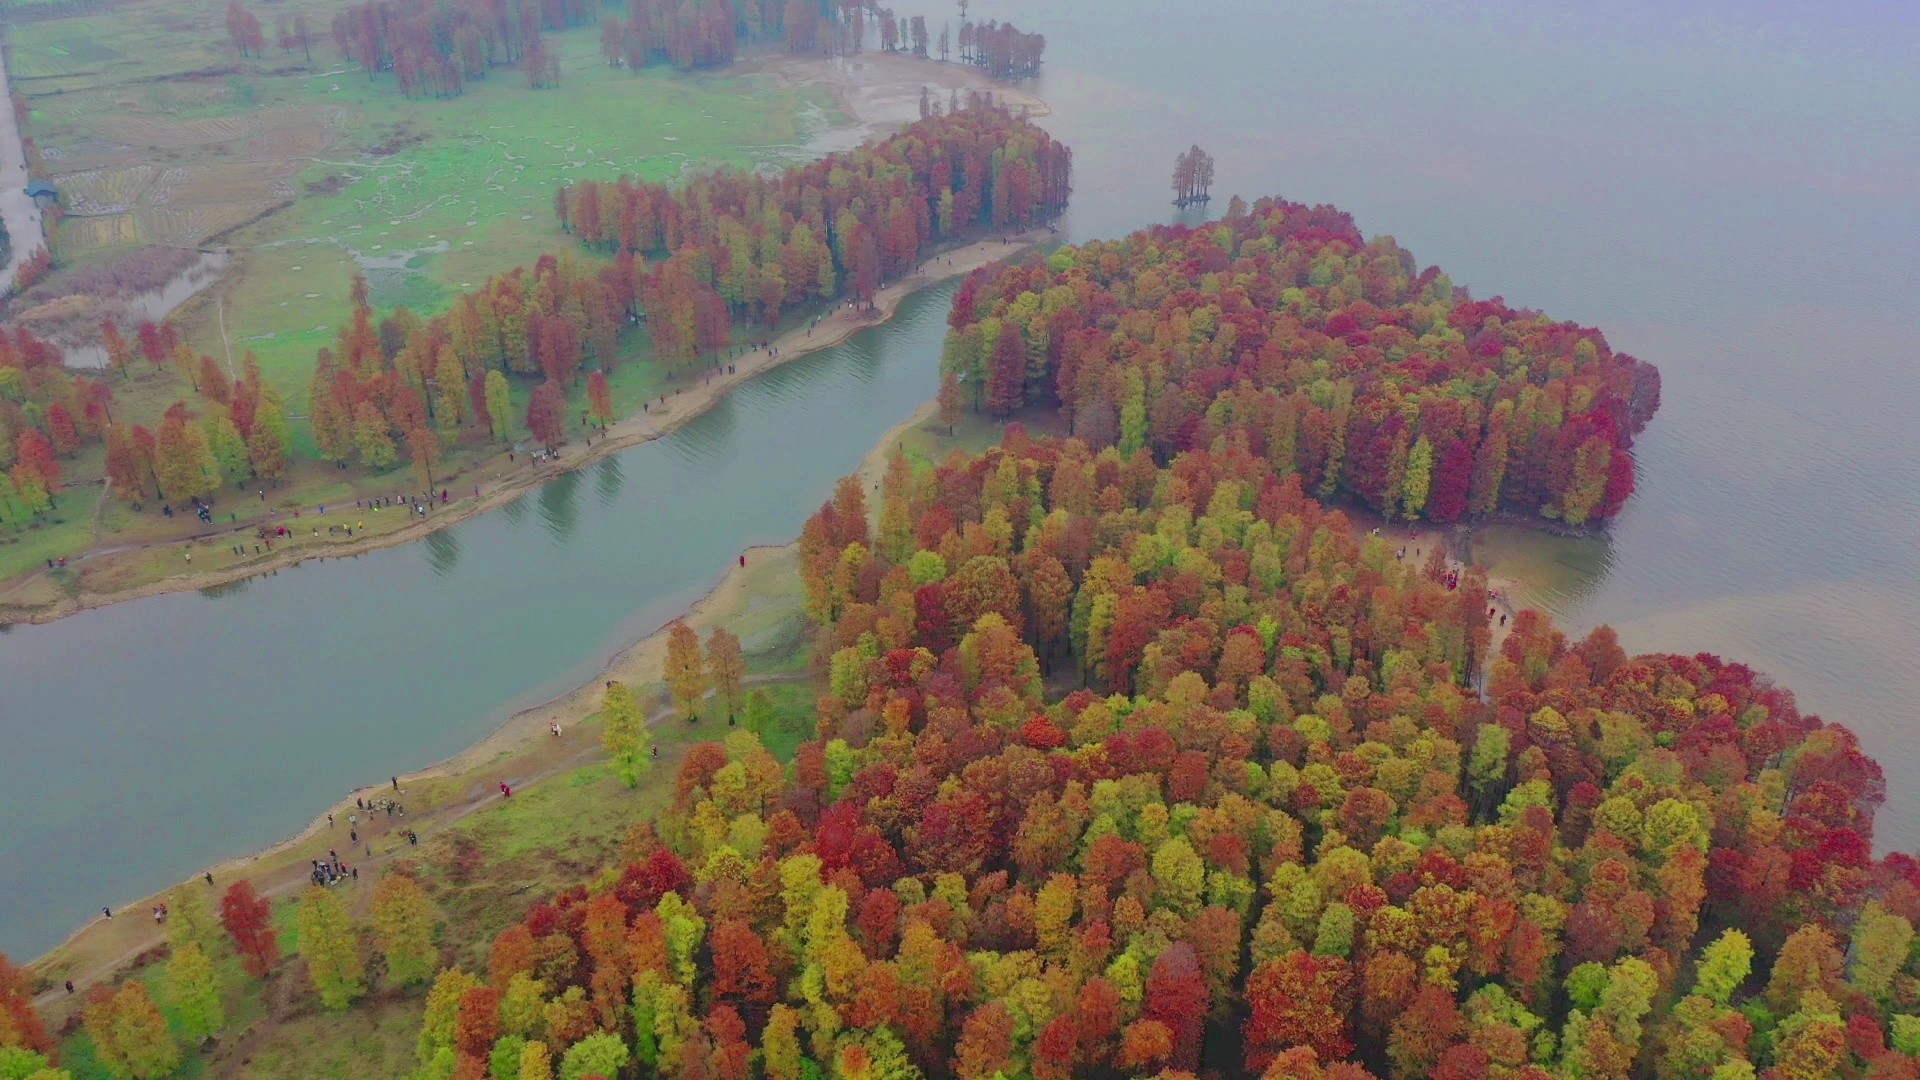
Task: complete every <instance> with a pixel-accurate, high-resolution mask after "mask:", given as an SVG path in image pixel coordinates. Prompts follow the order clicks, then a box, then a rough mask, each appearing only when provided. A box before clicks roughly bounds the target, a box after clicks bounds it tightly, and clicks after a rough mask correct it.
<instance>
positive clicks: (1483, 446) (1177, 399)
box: [945, 199, 1660, 527]
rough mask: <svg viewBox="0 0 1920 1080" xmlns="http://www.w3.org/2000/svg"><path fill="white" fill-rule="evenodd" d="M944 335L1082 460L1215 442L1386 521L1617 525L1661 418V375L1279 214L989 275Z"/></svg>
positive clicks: (1177, 230) (1333, 220) (1080, 250)
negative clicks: (1498, 518) (1044, 419)
mask: <svg viewBox="0 0 1920 1080" xmlns="http://www.w3.org/2000/svg"><path fill="white" fill-rule="evenodd" d="M952 324H953V328H954V333H953V336H952V338H951V339H950V340H949V342H948V345H947V355H946V357H945V366H946V369H947V372H948V374H949V376H950V377H951V380H952V381H953V382H955V383H959V382H965V383H967V384H968V385H970V386H971V394H972V401H973V403H974V405H975V406H976V407H985V408H987V409H989V410H991V411H992V412H993V413H994V414H995V415H998V416H1007V415H1011V414H1012V413H1013V412H1014V411H1015V410H1017V409H1019V408H1020V407H1021V406H1022V405H1025V404H1035V403H1043V404H1048V405H1057V406H1058V407H1059V409H1060V411H1061V412H1062V414H1063V415H1064V416H1065V417H1066V418H1067V420H1068V421H1069V422H1070V423H1071V424H1072V425H1073V431H1074V433H1075V434H1076V435H1078V436H1079V437H1080V438H1081V439H1082V440H1083V441H1084V442H1086V444H1087V445H1088V446H1089V447H1091V448H1093V449H1095V450H1099V449H1102V448H1104V447H1107V446H1115V447H1117V448H1118V449H1119V450H1120V452H1121V454H1122V456H1126V455H1130V454H1131V453H1132V452H1133V451H1135V450H1137V449H1140V448H1141V447H1147V448H1150V449H1151V450H1152V451H1153V453H1154V455H1155V457H1156V459H1157V460H1158V461H1160V462H1163V463H1164V462H1168V461H1171V460H1172V459H1173V458H1174V456H1175V455H1177V454H1178V453H1179V452H1181V451H1183V450H1188V449H1201V448H1215V447H1216V445H1217V443H1216V440H1220V439H1223V438H1224V439H1226V440H1227V441H1228V444H1230V445H1232V446H1234V447H1237V448H1239V449H1241V450H1244V451H1245V452H1247V453H1252V454H1255V455H1258V456H1261V457H1264V458H1265V459H1267V460H1268V462H1269V463H1271V465H1272V466H1273V468H1274V469H1275V471H1276V472H1277V473H1278V474H1280V475H1282V476H1285V475H1288V474H1293V473H1297V474H1299V475H1300V477H1301V480H1302V483H1303V485H1304V486H1305V488H1306V490H1307V491H1308V492H1309V493H1310V494H1312V495H1314V496H1315V497H1317V498H1320V499H1323V500H1324V499H1329V498H1333V497H1335V496H1337V495H1345V496H1351V497H1354V498H1357V499H1358V500H1360V501H1361V502H1363V503H1365V504H1366V505H1367V507H1368V508H1370V509H1371V510H1372V511H1374V512H1375V513H1377V514H1379V515H1381V516H1383V517H1385V518H1387V519H1389V520H1392V519H1397V518H1398V519H1407V520H1424V521H1431V522H1435V523H1442V524H1446V523H1452V522H1457V521H1462V520H1466V519H1469V518H1477V517H1485V516H1488V515H1491V514H1496V513H1504V514H1512V515H1515V516H1518V517H1521V518H1526V519H1532V520H1540V519H1546V520H1549V521H1552V522H1557V523H1560V524H1562V525H1565V526H1573V527H1581V526H1585V525H1588V524H1589V523H1594V522H1600V521H1604V520H1606V519H1608V518H1611V517H1613V516H1614V515H1616V514H1617V513H1619V511H1620V509H1621V507H1622V506H1624V505H1625V504H1626V501H1627V499H1628V497H1629V496H1630V495H1632V493H1633V485H1634V465H1633V457H1632V454H1631V448H1632V445H1633V437H1634V436H1635V435H1637V434H1638V433H1639V432H1640V430H1641V429H1642V428H1643V427H1645V426H1646V424H1647V421H1648V420H1650V419H1651V418H1652V417H1653V414H1654V412H1655V410H1657V409H1658V408H1659V403H1660V373H1659V370H1658V369H1656V368H1655V367H1654V366H1653V365H1651V364H1647V363H1644V362H1642V361H1638V360H1635V359H1634V358H1633V357H1631V356H1627V355H1624V354H1621V353H1615V352H1614V351H1613V350H1611V349H1610V348H1608V346H1607V342H1606V339H1605V338H1604V337H1603V336H1602V335H1601V334H1600V332H1599V331H1598V330H1594V329H1590V328H1586V327H1581V326H1576V325H1573V324H1571V323H1565V322H1556V321H1554V320H1552V319H1549V318H1548V317H1546V316H1544V315H1541V314H1539V313H1538V312H1532V311H1523V310H1516V309H1514V308H1512V307H1509V306H1508V305H1507V304H1506V303H1505V302H1504V301H1502V300H1501V299H1500V298H1499V297H1494V298H1493V299H1491V300H1482V301H1476V300H1473V299H1472V298H1471V297H1470V296H1469V295H1468V293H1467V291H1466V290H1465V289H1463V288H1460V287H1458V286H1455V285H1454V284H1453V283H1452V281H1451V280H1450V279H1449V278H1448V277H1447V275H1446V274H1444V273H1442V272H1441V271H1440V269H1439V268H1438V267H1431V266H1430V267H1427V268H1426V269H1425V270H1420V269H1418V268H1417V266H1416V264H1415V262H1414V260H1413V256H1412V255H1411V254H1410V253H1409V252H1408V251H1406V249H1404V248H1402V247H1400V246H1399V245H1398V244H1396V243H1394V241H1393V239H1392V238H1391V237H1386V236H1380V237H1375V238H1374V239H1373V240H1371V241H1369V240H1367V239H1365V238H1364V237H1363V236H1362V235H1361V234H1360V231H1359V229H1358V228H1357V227H1356V226H1355V225H1354V222H1353V219H1352V218H1351V217H1350V216H1348V215H1347V214H1344V213H1341V212H1340V211H1338V210H1336V209H1334V208H1332V207H1328V206H1315V207H1307V206H1302V205H1299V204H1295V203H1287V202H1282V201H1277V200H1271V199H1263V200H1261V201H1260V202H1258V203H1256V204H1254V205H1253V206H1251V207H1248V206H1247V205H1246V204H1245V203H1244V202H1240V201H1238V200H1236V202H1235V204H1234V206H1233V207H1232V208H1231V209H1230V210H1229V212H1228V213H1227V216H1226V217H1225V218H1224V219H1223V220H1221V221H1218V222H1214V223H1212V224H1208V225H1202V226H1198V227H1187V226H1162V227H1157V228H1152V229H1146V230H1143V231H1141V232H1137V233H1134V234H1133V235H1132V236H1129V237H1127V238H1125V239H1123V240H1118V241H1112V242H1093V243H1089V244H1086V245H1083V246H1081V247H1077V248H1069V249H1066V250H1063V251H1060V252H1057V253H1055V254H1054V255H1052V256H1051V257H1050V258H1048V259H1046V260H1044V261H1030V262H1026V263H1023V264H1020V265H1014V266H1006V267H1002V268H999V269H996V270H993V271H989V272H987V273H984V274H978V275H975V276H974V277H972V278H971V279H970V280H969V281H968V283H967V285H966V287H965V288H964V289H963V290H962V291H961V293H960V296H959V298H958V299H957V300H956V302H955V304H954V310H953V316H952ZM946 392H947V393H948V394H949V396H957V395H958V394H959V389H958V388H957V387H955V386H952V385H950V386H949V387H948V388H947V390H946Z"/></svg>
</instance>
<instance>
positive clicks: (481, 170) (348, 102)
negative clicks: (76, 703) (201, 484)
mask: <svg viewBox="0 0 1920 1080" xmlns="http://www.w3.org/2000/svg"><path fill="white" fill-rule="evenodd" d="M343 6H345V5H344V4H340V3H337V2H333V0H327V2H323V3H320V4H317V5H310V6H305V7H303V8H302V9H301V10H302V12H303V13H304V14H305V15H306V17H307V19H308V23H309V26H310V28H311V30H312V31H313V32H314V34H315V36H316V38H318V40H317V41H316V42H315V44H314V46H313V57H312V60H311V61H309V60H308V59H307V58H306V57H305V56H304V55H302V54H301V53H300V52H298V51H295V52H292V53H283V52H282V51H280V50H279V49H277V48H270V49H269V50H268V54H267V55H266V56H264V57H260V58H254V59H243V58H241V57H239V56H238V55H237V54H236V53H235V52H234V51H233V49H232V47H231V46H230V45H229V43H228V41H227V37H226V31H225V25H224V17H225V15H224V12H225V8H224V5H223V4H222V3H221V2H220V0H152V2H142V3H138V4H122V5H118V6H116V7H114V8H112V9H111V10H109V11H100V12H95V13H91V14H84V15H75V16H69V17H62V18H46V19H39V20H35V21H28V22H22V23H18V24H15V25H13V26H11V27H9V28H8V38H9V44H10V47H11V54H10V55H11V61H10V63H11V67H10V71H11V74H12V76H13V83H14V89H15V90H16V91H17V92H19V93H20V94H22V95H24V96H25V97H26V98H27V101H28V104H29V108H30V114H29V120H28V123H27V126H26V130H27V133H28V134H30V135H31V136H32V137H33V138H34V139H35V141H36V143H37V144H38V146H39V148H40V151H41V154H42V156H43V158H44V160H45V163H46V166H47V168H48V170H49V171H50V172H51V173H52V174H53V176H54V179H55V181H56V183H57V184H58V185H59V187H60V189H61V191H62V197H63V201H64V203H65V205H66V206H67V208H68V211H69V216H68V217H67V219H66V221H65V222H64V223H63V224H62V226H61V227H60V229H59V230H58V237H57V247H58V251H59V254H60V258H61V263H62V270H63V271H64V270H71V269H75V268H80V267H86V266H89V265H97V264H101V263H107V262H112V261H114V260H117V259H119V258H121V257H123V256H125V255H126V254H128V253H130V252H133V251H137V250H139V249H142V248H145V247H149V246H156V245H157V246H197V245H202V244H207V243H219V244H224V245H227V246H230V247H231V248H232V250H233V253H234V261H233V263H232V265H231V266H230V267H229V269H228V271H227V273H226V274H225V276H224V277H223V278H222V280H221V281H220V282H219V283H218V284H217V285H215V286H213V287H212V288H211V289H210V290H209V292H208V293H207V294H205V295H203V296H202V297H200V298H198V299H197V300H196V301H195V302H193V303H191V304H190V305H189V306H188V307H187V308H185V309H183V310H182V312H181V313H180V315H179V316H178V318H177V321H178V322H179V323H180V325H181V326H182V328H183V330H184V331H185V334H186V337H187V340H188V341H189V342H190V343H191V344H193V345H194V347H195V348H196V349H198V350H199V351H202V352H207V353H211V354H212V355H214V356H215V357H221V358H227V359H229V360H231V361H233V362H234V363H235V364H237V362H238V360H239V358H240V356H241V354H242V353H244V352H245V351H247V350H252V351H254V352H255V353H256V354H257V355H258V357H259V359H260V362H261V366H262V369H263V371H264V372H265V374H266V376H267V378H268V380H269V381H270V382H271V383H273V384H274V385H275V386H276V387H277V388H278V389H279V391H280V392H281V394H282V396H283V398H284V399H285V400H286V402H287V403H288V406H289V412H290V413H292V414H293V416H294V417H295V423H294V425H293V431H294V439H295V444H296V445H295V447H294V452H295V458H296V466H295V471H294V475H293V476H292V477H291V483H290V485H289V489H290V490H291V491H292V492H297V493H298V494H297V497H298V499H299V500H300V501H305V502H317V501H351V500H352V499H353V498H354V497H355V496H356V494H366V493H370V492H372V491H375V490H381V491H391V490H394V489H395V488H396V485H398V486H404V479H405V478H404V477H402V478H393V479H381V478H367V477H364V476H362V475H360V474H359V473H358V472H357V471H355V472H354V473H352V474H351V475H349V474H341V473H336V472H335V471H334V470H332V469H329V468H325V467H322V466H318V465H316V464H315V463H313V462H312V461H311V460H304V461H303V460H302V459H311V457H312V454H313V449H314V448H313V445H312V435H311V429H310V428H309V427H308V426H307V425H306V424H305V423H303V422H301V420H300V418H301V417H303V416H304V415H305V413H306V412H307V401H306V399H307V386H308V381H309V378H310V376H311V373H312V369H313V363H314V357H315V354H316V352H317V351H318V350H319V349H320V348H321V347H324V346H328V345H331V344H332V343H333V341H334V335H335V332H336V330H337V328H338V326H339V324H340V323H341V321H342V320H343V318H344V317H345V315H346V312H347V310H348V289H349V285H350V282H351V280H352V276H353V274H354V273H356V272H360V273H364V274H365V275H366V276H367V278H368V281H369V283H370V284H371V285H372V287H373V294H372V295H373V300H374V304H375V307H376V308H377V309H378V311H379V312H380V313H381V314H385V313H387V312H388V311H390V310H392V309H393V308H394V307H397V306H400V305H403V304H404V305H406V306H408V307H411V308H413V309H414V310H415V311H417V312H420V313H422V314H425V315H432V314H435V313H438V312H440V311H443V310H445V309H446V308H447V307H448V306H449V305H450V304H451V303H452V301H453V299H454V298H455V297H457V295H458V294H459V293H460V292H462V291H465V290H467V289H469V288H472V287H474V286H477V285H479V284H480V283H481V282H483V281H484V280H485V279H486V277H487V276H488V275H490V274H494V273H498V272H500V271H504V270H507V269H510V268H512V267H515V266H523V265H524V266H531V264H532V263H533V262H534V260H535V259H537V258H538V257H539V255H541V254H542V253H545V252H549V251H564V250H573V251H578V250H579V249H578V248H577V247H576V246H575V245H574V244H573V242H572V240H571V239H570V238H568V237H567V236H565V235H564V234H563V233H561V232H560V230H559V228H558V224H557V222H556V220H555V217H554V213H553V193H554V190H555V188H556V187H557V186H558V185H560V184H561V183H564V182H566V181H568V180H571V179H576V178H596V179H608V178H612V177H615V176H617V175H619V174H622V173H632V174H636V175H639V176H644V177H647V178H649V179H654V180H666V179H672V178H674V177H676V176H679V175H681V174H683V173H685V172H686V171H688V170H702V169H708V168H713V167H718V166H723V165H728V166H734V167H740V168H752V167H755V166H757V165H764V164H775V163H780V162H784V161H789V160H795V159H799V158H805V157H808V156H810V154H809V151H808V150H807V149H806V148H805V145H804V144H805V142H806V138H807V133H808V132H809V131H811V130H814V129H818V128H821V127H824V126H827V125H830V124H832V123H835V122H837V121H838V120H839V119H840V117H839V115H838V113H837V112H836V111H835V110H834V107H833V104H832V98H831V95H830V94H828V93H826V92H825V91H815V90H811V89H805V88H800V89H796V88H794V87H793V86H791V85H788V84H782V83H778V82H776V81H774V80H770V79H754V78H729V77H725V76H707V75H680V74H675V73H673V72H671V71H669V70H667V69H665V68H658V67H656V68H649V69H646V70H643V71H641V72H640V73H638V74H635V73H631V72H627V71H624V70H620V69H615V68H610V67H608V66H606V65H605V64H604V63H602V62H601V60H600V57H599V52H598V34H597V32H596V29H595V28H593V27H579V28H575V29H572V30H569V31H565V32H561V33H554V34H549V35H548V41H549V44H550V47H552V49H553V50H554V52H555V53H556V54H557V55H558V56H559V58H560V60H561V67H562V79H561V85H560V87H559V88H557V89H551V90H539V91H536V90H532V89H529V88H528V86H527V83H526V79H525V77H524V76H523V75H522V74H521V73H520V72H519V71H517V70H513V69H507V68H501V69H496V70H495V71H493V72H492V73H491V74H490V75H489V76H488V77H487V78H486V79H484V80H478V81H475V82H472V83H470V84H468V89H467V91H466V93H465V94H463V95H462V96H460V97H457V98H452V99H412V100H409V99H406V98H403V97H401V96H400V95H399V94H398V92H397V91H396V90H395V88H394V85H393V79H392V77H391V76H390V75H382V76H379V77H378V78H376V79H371V80H370V79H369V78H368V77H367V76H366V75H365V74H364V73H362V72H359V71H358V70H354V69H348V68H347V66H346V65H345V64H344V63H343V62H341V61H340V59H339V57H338V55H337V50H336V49H335V46H334V45H333V43H332V40H331V35H330V34H329V33H328V31H327V27H328V25H329V22H330V20H331V18H332V15H333V12H334V11H335V10H337V9H338V8H340V7H343ZM258 14H259V15H260V17H261V18H262V20H263V22H264V23H265V25H266V28H267V30H268V33H269V36H270V37H271V35H272V31H273V22H274V18H275V16H276V12H275V11H274V9H272V8H271V7H262V8H261V9H260V10H259V12H258ZM50 284H55V285H57V284H58V274H57V273H56V276H55V279H54V281H53V282H52V283H50ZM58 303H60V302H58V301H56V304H58ZM15 314H16V315H18V314H20V313H18V312H16V313H15ZM90 318H91V320H92V321H89V319H81V320H79V323H80V324H81V325H86V326H92V325H96V323H97V318H98V316H97V314H96V315H94V316H92V317H90ZM625 347H626V356H625V357H624V360H625V361H628V362H624V363H622V365H621V366H620V367H618V368H617V369H616V370H615V372H614V374H613V377H612V384H613V396H614V402H615V407H616V409H617V410H619V411H620V412H621V413H622V414H624V413H627V412H637V411H638V410H639V405H640V402H641V401H642V400H645V399H648V398H651V397H654V396H657V395H658V394H659V393H661V392H662V391H663V380H662V378H661V377H660V374H659V372H658V371H657V369H656V368H655V367H654V365H652V364H650V363H645V362H644V361H645V360H646V359H647V357H646V352H645V337H644V335H635V336H633V337H630V338H629V339H628V341H627V343H626V346H625ZM636 360H637V361H642V362H638V363H636V362H632V361H636ZM141 366H142V367H144V366H145V365H144V364H143V365H141ZM515 390H516V396H517V397H519V398H520V399H521V400H520V401H519V402H518V403H517V407H516V408H517V411H518V410H523V409H524V407H525V397H526V395H527V394H529V393H530V392H531V389H530V387H529V386H525V385H518V384H516V387H515ZM115 397H116V402H115V418H116V420H123V421H130V422H134V423H147V424H149V425H152V424H154V423H157V421H158V418H159V416H160V414H161V413H162V412H163V411H164V410H165V409H166V407H167V406H168V405H169V404H171V403H172V402H173V401H175V400H179V399H182V398H186V399H189V400H191V399H192V393H191V390H190V388H189V387H188V386H187V385H186V384H185V383H184V382H183V381H182V380H181V379H179V378H178V377H177V376H176V375H175V374H174V373H172V372H171V371H159V372H154V371H142V372H139V373H138V374H136V375H135V377H134V378H132V379H130V380H127V381H124V382H116V384H115ZM575 397H576V398H578V399H579V400H578V401H576V402H575V403H574V407H575V409H578V408H581V407H582V406H583V403H584V397H585V386H584V380H582V381H581V385H580V386H578V387H576V391H575ZM491 452H492V448H491V447H486V446H479V445H473V444H463V445H462V446H460V447H456V448H453V449H452V450H450V452H449V460H448V462H447V467H448V470H449V471H454V470H458V469H460V468H463V467H464V466H465V465H467V464H469V463H470V462H471V461H472V460H477V459H478V458H480V457H484V456H486V455H487V454H489V453H491ZM103 460H104V453H103V451H102V450H101V448H99V447H92V448H89V449H87V450H85V451H83V452H82V453H80V454H79V455H78V456H77V457H76V458H74V459H72V460H70V461H69V462H67V463H65V464H64V466H63V468H64V470H65V472H66V480H67V482H68V484H69V485H81V484H86V483H90V482H92V481H94V480H97V479H98V478H99V477H100V475H101V474H102V472H103V468H104V466H103ZM289 489H283V493H285V492H286V491H287V490H289ZM66 498H67V500H68V502H67V503H66V504H65V505H63V507H62V512H61V513H60V514H59V515H57V516H58V518H59V519H60V520H58V521H51V522H46V523H43V524H42V525H41V526H38V527H36V528H33V529H30V530H27V531H26V532H24V533H21V534H18V535H15V536H10V537H7V538H6V539H5V540H4V541H0V581H4V580H8V579H12V578H16V577H18V576H20V575H22V574H24V573H28V572H30V571H32V570H34V569H36V568H41V567H44V564H45V560H46V559H48V558H52V557H58V556H60V555H63V554H67V555H71V554H74V553H77V552H78V551H81V550H84V549H85V548H87V547H89V546H91V545H92V543H93V521H92V517H91V511H92V507H93V504H94V502H95V501H96V498H95V495H94V492H93V491H90V490H85V489H81V488H78V487H76V489H75V492H74V493H72V494H69V495H68V496H67V497H66ZM150 519H152V514H151V513H149V514H147V515H144V516H134V515H130V514H126V513H121V512H119V510H118V508H117V507H116V508H113V509H110V510H109V511H108V512H107V513H106V515H105V518H104V520H102V521H101V526H102V528H101V537H102V542H104V543H108V544H114V543H139V542H142V541H143V540H144V539H145V538H146V537H147V535H148V534H149V533H151V532H153V531H154V529H156V528H158V527H159V523H158V522H157V521H155V520H150ZM156 557H158V556H156ZM165 572H170V571H163V574H164V573H165ZM61 587H62V586H61V584H60V582H58V581H55V580H49V579H41V580H37V581H34V582H31V583H29V585H28V586H27V587H26V588H25V589H23V590H20V591H18V592H16V593H14V594H11V595H8V596H7V597H6V599H7V600H8V601H10V602H15V603H20V604H22V605H26V606H32V605H34V604H38V603H44V602H46V601H47V600H48V599H49V595H48V594H51V593H57V591H58V590H59V589H60V588H61Z"/></svg>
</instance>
